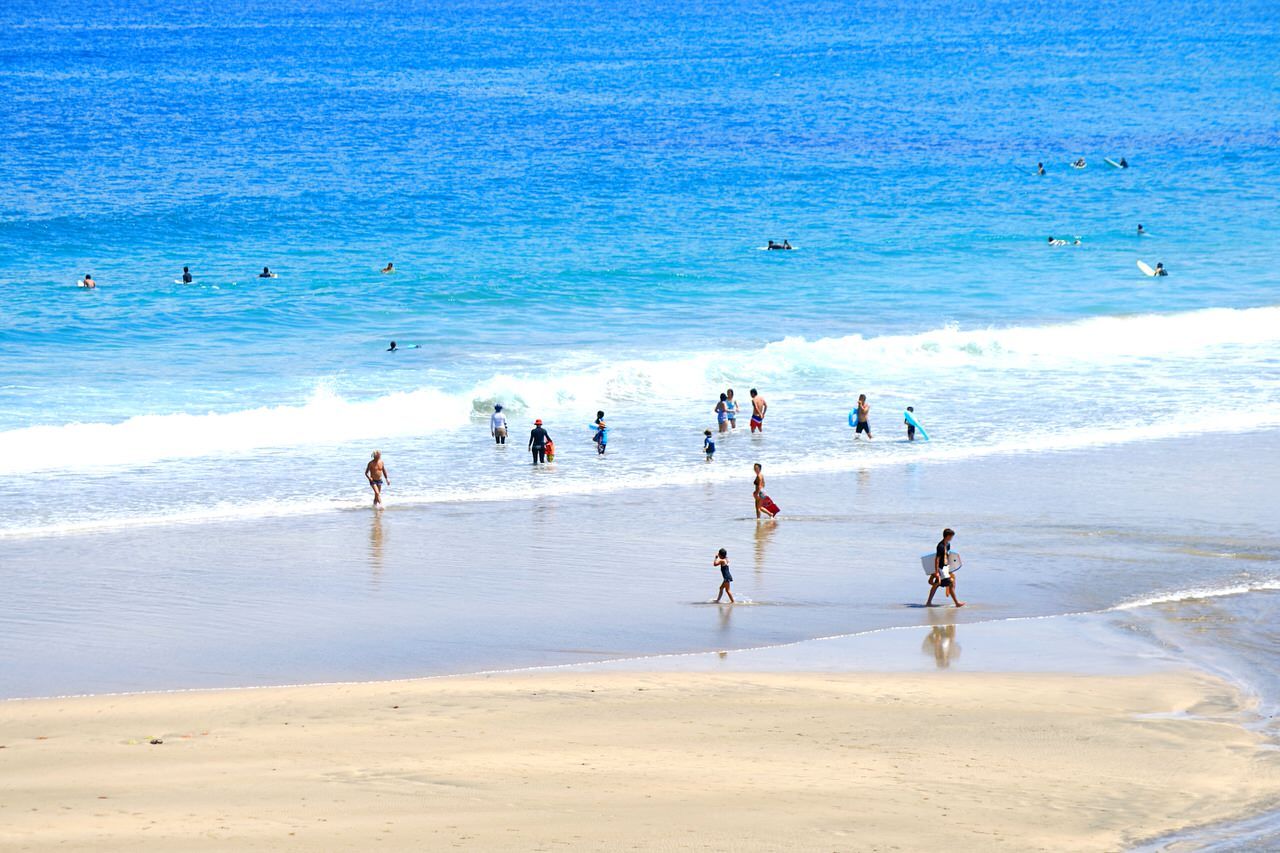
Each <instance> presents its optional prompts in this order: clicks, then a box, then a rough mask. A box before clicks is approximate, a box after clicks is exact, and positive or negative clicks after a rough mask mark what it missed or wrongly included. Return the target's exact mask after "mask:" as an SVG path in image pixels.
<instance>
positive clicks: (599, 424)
mask: <svg viewBox="0 0 1280 853" xmlns="http://www.w3.org/2000/svg"><path fill="white" fill-rule="evenodd" d="M595 427H596V435H595V438H593V439H592V441H594V442H595V443H596V453H597V454H599V455H600V456H603V455H604V448H605V445H606V444H608V443H609V428H608V427H607V426H605V424H604V412H603V411H598V412H596V423H595Z"/></svg>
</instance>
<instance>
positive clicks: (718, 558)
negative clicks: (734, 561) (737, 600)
mask: <svg viewBox="0 0 1280 853" xmlns="http://www.w3.org/2000/svg"><path fill="white" fill-rule="evenodd" d="M711 565H713V566H715V567H717V568H718V569H720V591H719V592H718V593H716V604H719V603H720V599H721V598H723V597H724V596H726V595H727V596H729V603H730V604H733V593H732V592H731V591H730V590H729V584H731V583H733V575H731V574H730V573H729V552H727V551H725V549H723V548H721V549H720V550H719V551H717V552H716V555H715V556H714V557H712V558H711Z"/></svg>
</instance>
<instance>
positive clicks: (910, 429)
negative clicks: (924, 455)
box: [855, 406, 916, 441]
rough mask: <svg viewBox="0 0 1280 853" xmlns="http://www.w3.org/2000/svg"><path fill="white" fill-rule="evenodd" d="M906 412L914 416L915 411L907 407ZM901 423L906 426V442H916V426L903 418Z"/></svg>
mask: <svg viewBox="0 0 1280 853" xmlns="http://www.w3.org/2000/svg"><path fill="white" fill-rule="evenodd" d="M907 411H908V412H910V413H911V414H912V415H914V414H915V413H916V410H915V409H914V408H913V407H911V406H907ZM902 422H903V423H904V424H906V425H907V441H915V440H916V425H915V424H913V423H912V422H911V421H909V420H907V419H906V418H903V419H902ZM855 435H856V433H855Z"/></svg>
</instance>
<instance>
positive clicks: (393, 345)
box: [387, 341, 397, 352]
mask: <svg viewBox="0 0 1280 853" xmlns="http://www.w3.org/2000/svg"><path fill="white" fill-rule="evenodd" d="M396 351H397V350H396V342H395V341H392V342H391V346H389V347H387V352H396Z"/></svg>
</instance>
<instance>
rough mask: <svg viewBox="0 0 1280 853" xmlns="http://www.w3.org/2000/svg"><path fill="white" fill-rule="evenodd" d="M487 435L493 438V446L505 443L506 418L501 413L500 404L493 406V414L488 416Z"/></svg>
mask: <svg viewBox="0 0 1280 853" xmlns="http://www.w3.org/2000/svg"><path fill="white" fill-rule="evenodd" d="M489 435H491V436H493V443H494V444H506V443H507V416H506V415H504V414H503V413H502V404H501V403H498V404H496V405H494V407H493V414H492V415H490V416H489Z"/></svg>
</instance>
